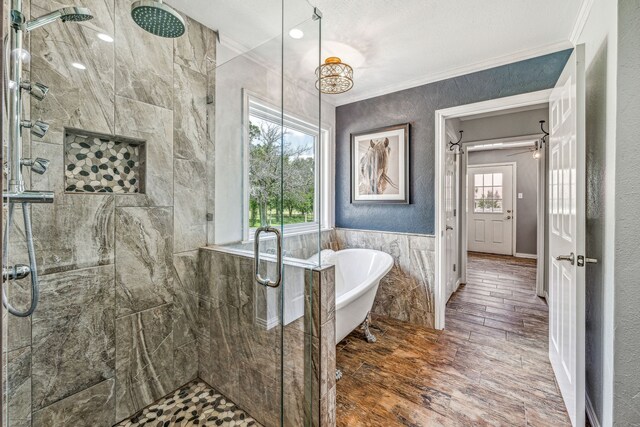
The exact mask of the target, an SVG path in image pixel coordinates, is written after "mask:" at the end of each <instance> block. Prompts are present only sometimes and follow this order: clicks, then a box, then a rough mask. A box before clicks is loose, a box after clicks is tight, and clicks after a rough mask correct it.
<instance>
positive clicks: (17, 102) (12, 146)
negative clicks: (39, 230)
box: [2, 0, 93, 317]
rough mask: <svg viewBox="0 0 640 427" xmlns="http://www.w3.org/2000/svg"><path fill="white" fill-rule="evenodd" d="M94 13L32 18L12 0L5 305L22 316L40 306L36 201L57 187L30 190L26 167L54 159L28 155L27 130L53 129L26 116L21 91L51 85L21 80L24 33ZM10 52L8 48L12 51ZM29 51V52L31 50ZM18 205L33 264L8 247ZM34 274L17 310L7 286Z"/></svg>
mask: <svg viewBox="0 0 640 427" xmlns="http://www.w3.org/2000/svg"><path fill="white" fill-rule="evenodd" d="M92 18H93V15H92V14H91V11H90V10H89V9H87V8H84V7H65V8H62V9H58V10H56V11H54V12H51V13H48V14H46V15H43V16H40V17H38V18H35V19H32V20H29V21H27V20H26V19H25V16H24V14H23V12H22V1H21V0H13V1H12V3H11V13H10V19H11V22H10V25H11V28H10V31H9V34H8V35H7V38H6V40H5V41H4V46H5V58H8V61H6V62H5V63H6V71H5V73H4V74H5V76H6V78H5V82H4V84H5V88H4V91H3V93H4V94H5V99H4V102H5V108H6V110H7V111H8V127H9V134H8V144H7V157H8V158H9V161H8V162H7V164H6V168H5V169H6V172H7V177H8V180H9V182H8V191H7V192H3V194H2V201H3V203H6V204H7V205H8V211H7V221H6V224H5V229H4V245H3V251H2V252H3V253H2V281H3V287H2V303H3V304H4V306H5V307H6V308H7V310H8V311H9V313H11V314H12V315H14V316H18V317H27V316H30V315H31V314H32V313H33V311H34V310H35V309H36V307H37V305H38V296H39V289H38V274H37V268H38V267H37V263H36V256H35V249H34V245H33V231H32V224H31V203H52V202H53V197H54V196H53V192H52V191H30V190H27V189H26V188H25V183H24V177H23V173H22V167H23V166H25V167H27V166H28V167H30V168H31V170H33V171H35V172H36V173H38V174H43V173H45V172H46V170H47V167H48V164H49V160H47V159H42V158H37V159H28V158H23V157H22V156H23V152H22V129H23V128H26V129H30V131H31V134H32V135H35V136H36V137H38V138H43V137H44V136H45V135H46V133H47V131H48V129H49V125H48V123H46V122H44V121H42V120H33V121H31V120H23V119H22V110H23V100H22V92H23V91H26V92H29V93H30V94H31V95H32V97H33V98H34V99H36V100H37V101H42V100H44V98H45V97H46V95H47V92H48V91H49V88H48V87H47V86H46V85H44V84H42V83H39V82H29V81H23V79H22V65H23V64H22V61H23V58H25V54H24V52H26V51H25V50H24V47H23V44H24V35H25V33H28V32H30V31H33V30H35V29H37V28H40V27H42V26H44V25H47V24H50V23H52V22H55V21H57V20H58V19H60V20H61V21H62V22H80V21H87V20H89V19H92ZM7 50H8V51H7ZM26 55H28V53H26ZM17 203H19V204H21V206H22V215H23V221H24V230H25V238H26V244H27V252H28V256H29V265H25V264H15V265H12V266H10V265H8V259H7V251H8V240H9V233H10V231H11V228H12V227H13V225H14V224H13V214H14V210H15V205H16V204H17ZM27 276H31V303H30V304H29V307H28V308H27V309H26V310H19V309H16V308H15V307H14V306H13V305H11V303H10V302H9V299H8V297H7V291H6V288H5V286H4V285H5V284H8V283H9V281H11V280H20V279H24V278H26V277H27Z"/></svg>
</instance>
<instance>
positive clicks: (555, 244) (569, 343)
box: [548, 46, 586, 426]
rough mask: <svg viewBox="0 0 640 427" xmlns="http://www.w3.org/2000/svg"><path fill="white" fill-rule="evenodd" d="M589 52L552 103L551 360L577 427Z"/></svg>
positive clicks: (578, 52)
mask: <svg viewBox="0 0 640 427" xmlns="http://www.w3.org/2000/svg"><path fill="white" fill-rule="evenodd" d="M583 52H584V50H583V47H582V46H578V47H577V48H576V49H575V50H574V52H573V53H572V54H571V57H570V58H569V61H568V62H567V65H566V66H565V68H564V70H563V72H562V74H561V76H560V78H559V79H558V83H556V87H555V88H554V90H553V92H552V94H551V98H550V99H549V115H550V120H549V128H550V131H549V132H550V134H551V135H550V137H549V151H548V154H549V180H548V185H549V192H548V194H549V204H548V206H549V231H548V233H549V236H548V238H549V266H550V267H549V358H550V359H551V365H552V366H553V370H554V372H555V375H556V379H557V381H558V386H559V387H560V391H561V392H562V397H563V399H564V402H565V405H566V406H567V411H568V412H569V417H570V418H571V422H572V423H573V425H574V426H584V421H585V420H584V416H585V407H584V404H585V403H584V401H585V385H584V382H585V378H584V377H585V373H584V369H585V366H584V336H585V312H584V310H585V307H584V300H585V290H584V240H585V209H586V207H585V206H586V205H585V179H584V176H585V142H584V125H585V112H584V107H585V104H584V102H585V99H584V98H585V87H584V60H583V58H584V53H583Z"/></svg>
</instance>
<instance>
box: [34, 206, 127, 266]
mask: <svg viewBox="0 0 640 427" xmlns="http://www.w3.org/2000/svg"><path fill="white" fill-rule="evenodd" d="M70 200H71V199H70ZM71 201H72V202H73V203H71V204H58V203H53V204H34V205H32V207H31V211H32V218H33V220H32V222H33V236H34V245H35V250H36V259H37V261H38V270H39V273H40V274H41V275H44V274H50V273H56V272H61V271H69V270H76V269H81V268H87V267H94V266H98V265H107V264H112V263H113V261H114V247H115V242H114V219H113V216H114V204H115V201H114V196H96V197H95V198H91V199H85V198H83V199H77V198H76V199H74V200H71Z"/></svg>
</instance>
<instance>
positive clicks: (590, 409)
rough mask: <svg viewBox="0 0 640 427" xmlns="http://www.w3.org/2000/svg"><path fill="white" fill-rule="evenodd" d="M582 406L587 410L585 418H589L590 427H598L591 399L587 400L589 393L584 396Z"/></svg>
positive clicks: (598, 423) (598, 422)
mask: <svg viewBox="0 0 640 427" xmlns="http://www.w3.org/2000/svg"><path fill="white" fill-rule="evenodd" d="M584 406H585V409H586V410H587V418H589V422H590V423H591V427H600V421H598V417H597V416H596V411H594V410H593V404H592V403H591V399H590V398H589V393H587V394H586V395H585V405H584Z"/></svg>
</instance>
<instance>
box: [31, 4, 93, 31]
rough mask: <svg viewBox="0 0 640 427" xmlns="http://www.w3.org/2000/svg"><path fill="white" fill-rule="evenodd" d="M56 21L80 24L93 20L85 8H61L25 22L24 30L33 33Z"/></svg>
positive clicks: (89, 11)
mask: <svg viewBox="0 0 640 427" xmlns="http://www.w3.org/2000/svg"><path fill="white" fill-rule="evenodd" d="M57 19H60V20H61V21H62V22H82V21H88V20H90V19H93V14H92V13H91V10H89V9H88V8H86V7H77V6H71V7H63V8H62V9H58V10H55V11H53V12H51V13H47V14H46V15H43V16H41V17H39V18H35V19H32V20H31V21H29V22H27V24H26V29H27V31H33V30H35V29H36V28H40V27H42V26H43V25H47V24H50V23H52V22H53V21H55V20H57Z"/></svg>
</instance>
